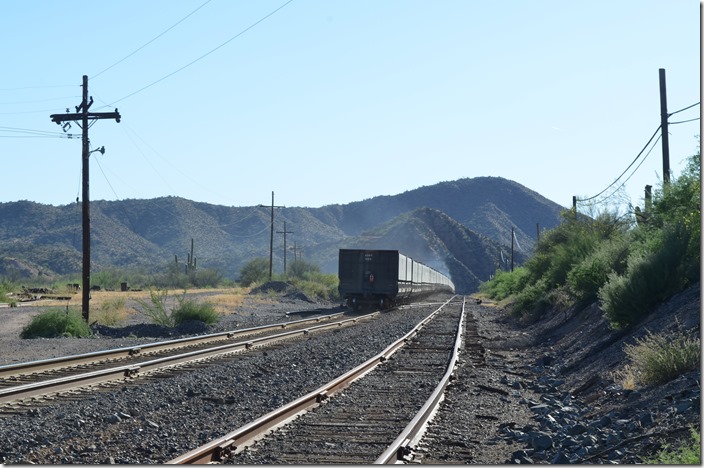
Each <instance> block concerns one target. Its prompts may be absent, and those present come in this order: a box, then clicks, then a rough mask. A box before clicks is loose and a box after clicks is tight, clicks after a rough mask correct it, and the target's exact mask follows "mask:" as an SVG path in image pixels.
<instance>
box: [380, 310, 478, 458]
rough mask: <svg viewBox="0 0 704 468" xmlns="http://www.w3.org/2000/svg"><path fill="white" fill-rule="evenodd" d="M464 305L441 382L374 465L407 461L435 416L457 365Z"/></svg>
mask: <svg viewBox="0 0 704 468" xmlns="http://www.w3.org/2000/svg"><path fill="white" fill-rule="evenodd" d="M465 304H466V299H464V300H463V301H462V315H461V318H460V321H459V328H458V331H457V338H456V340H455V345H454V347H453V351H452V357H451V359H450V362H449V364H448V366H447V371H446V372H445V375H444V376H443V378H442V380H441V381H440V382H439V383H438V385H437V386H436V387H435V390H434V391H433V393H432V395H430V398H428V400H427V401H426V402H425V404H424V405H423V407H422V408H421V409H420V411H419V412H418V414H416V416H415V417H414V418H413V419H412V420H411V422H410V423H408V426H406V428H405V429H404V430H403V431H402V432H401V434H400V435H399V436H398V437H397V438H396V440H394V442H393V443H392V444H391V445H389V447H388V448H387V449H386V450H385V451H384V453H382V454H381V456H379V458H377V459H376V460H375V461H374V464H375V465H378V464H396V463H405V462H407V461H408V459H407V457H408V456H409V455H410V454H411V452H412V447H413V446H414V445H415V444H417V443H418V441H419V440H420V438H421V436H422V435H423V433H424V432H425V428H426V427H427V424H428V421H430V419H431V417H432V416H433V415H434V414H435V411H436V410H437V408H438V406H439V405H440V402H441V401H442V399H443V397H444V394H445V388H446V387H447V384H448V383H449V382H450V379H451V378H452V375H453V372H454V370H455V366H456V365H457V359H458V357H459V351H460V346H461V345H462V330H463V328H464V326H463V324H464V315H465Z"/></svg>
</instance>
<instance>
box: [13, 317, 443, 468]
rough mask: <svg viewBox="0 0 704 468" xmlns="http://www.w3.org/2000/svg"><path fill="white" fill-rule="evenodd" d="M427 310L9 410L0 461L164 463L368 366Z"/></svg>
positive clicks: (110, 340)
mask: <svg viewBox="0 0 704 468" xmlns="http://www.w3.org/2000/svg"><path fill="white" fill-rule="evenodd" d="M308 308H310V304H308ZM263 309H266V308H263ZM261 312H262V313H261V314H257V315H258V316H259V318H258V319H256V320H255V319H252V320H251V322H257V321H261V320H265V321H267V320H268V321H269V322H271V321H272V320H271V318H272V315H273V316H274V317H275V318H276V319H277V320H279V321H280V320H281V319H282V318H283V317H282V315H281V313H280V311H279V312H272V311H271V310H269V309H266V310H262V311H261ZM428 313H429V312H428V307H424V308H412V309H405V310H403V311H398V312H390V313H385V314H381V316H380V317H379V319H377V320H371V321H368V322H364V323H362V324H360V325H359V326H358V327H354V328H351V327H348V328H342V329H339V330H336V331H334V332H333V333H329V334H325V335H323V334H322V333H321V334H317V333H314V334H311V335H308V337H306V338H302V339H298V340H295V342H292V343H291V344H287V345H285V346H282V347H276V348H267V349H261V350H255V351H253V352H249V353H246V354H241V355H238V356H235V357H232V358H228V359H224V360H221V361H218V362H216V363H210V364H209V365H207V366H206V365H193V366H190V367H186V368H183V369H182V370H180V371H179V372H173V373H169V374H166V376H164V377H151V378H143V379H138V380H137V381H135V382H126V383H120V384H115V385H111V386H109V387H108V388H105V389H103V390H101V391H100V392H97V393H92V394H90V395H86V394H83V395H77V396H72V397H69V398H65V397H59V398H58V399H57V400H55V401H49V402H45V403H43V404H42V405H41V406H39V407H36V406H32V408H30V409H27V410H26V411H22V410H19V411H18V412H16V413H13V414H3V416H2V417H3V419H4V420H3V430H2V432H1V433H0V461H1V462H2V463H8V464H10V463H88V464H101V463H131V464H144V463H163V462H165V461H168V460H170V459H172V458H174V457H176V456H177V455H180V454H181V453H185V452H187V451H188V450H191V449H193V448H195V447H197V446H198V445H201V444H203V443H205V442H207V441H208V440H211V439H213V438H216V437H220V436H222V435H224V434H226V433H228V432H230V431H232V430H234V429H235V428H237V427H240V426H241V425H243V424H245V423H247V422H249V421H251V420H253V419H255V418H256V417H258V416H261V415H262V414H265V413H267V412H269V411H271V410H272V409H274V408H276V407H278V406H281V405H283V404H284V403H286V402H288V401H290V400H293V399H295V398H297V397H299V396H301V395H304V394H306V393H308V392H310V391H312V390H314V389H316V388H318V387H319V386H320V385H322V384H323V383H325V382H327V381H329V380H332V379H333V378H334V377H337V376H339V375H340V374H342V373H344V372H345V371H346V370H348V369H350V368H352V367H354V366H356V365H358V364H360V363H362V362H364V361H365V360H366V359H369V358H370V357H371V356H373V355H374V354H376V353H378V352H379V351H380V350H381V349H383V348H384V347H386V346H387V345H388V344H389V343H391V342H393V341H395V340H397V339H398V338H400V337H401V336H403V335H404V334H405V333H407V332H408V330H410V328H412V326H413V325H414V324H415V323H417V322H418V321H420V320H421V319H422V318H423V317H425V316H427V315H428ZM296 318H298V317H296ZM248 325H250V324H248ZM251 325H253V323H252V324H251ZM119 340H123V339H119ZM32 341H34V340H32ZM71 341H82V340H69V339H61V340H59V341H58V342H57V343H58V344H57V347H58V348H60V349H55V348H51V350H50V353H51V354H53V353H56V354H57V355H65V354H67V353H66V352H64V351H67V350H70V352H75V351H76V349H75V348H73V347H72V345H68V342H71ZM85 341H100V342H110V343H113V342H114V341H115V340H114V339H97V340H85ZM63 344H66V346H65V347H62V346H60V345H63ZM103 344H105V343H103ZM25 345H26V343H25ZM113 347H114V346H113ZM83 350H84V351H85V349H83ZM30 354H31V353H30ZM25 356H26V354H25V355H22V356H21V357H18V359H21V360H23V361H24V360H26V359H25ZM47 357H48V356H47Z"/></svg>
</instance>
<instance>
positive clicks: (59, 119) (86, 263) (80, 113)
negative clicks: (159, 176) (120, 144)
mask: <svg viewBox="0 0 704 468" xmlns="http://www.w3.org/2000/svg"><path fill="white" fill-rule="evenodd" d="M92 105H93V96H91V97H90V101H89V99H88V76H87V75H83V100H82V101H81V104H80V105H79V106H76V113H75V114H69V113H68V109H66V112H67V113H66V114H52V115H50V116H49V117H50V118H51V121H52V122H56V123H57V124H58V125H61V124H62V123H63V122H77V123H78V122H80V123H79V124H78V125H79V126H80V127H81V129H82V130H83V140H82V146H81V148H82V150H81V155H82V159H83V165H82V173H83V174H82V185H83V221H82V224H83V301H82V309H83V320H85V321H86V322H88V317H89V302H90V197H89V190H88V187H89V184H88V181H89V175H90V170H89V169H90V153H91V151H90V140H89V139H88V128H89V127H90V125H89V121H91V120H100V119H115V121H116V122H118V123H119V122H120V113H119V112H117V109H115V112H88V109H89V108H90V106H92ZM69 126H70V125H69ZM63 128H64V131H66V129H67V126H66V125H64V126H63ZM95 151H101V152H102V153H105V147H104V146H103V147H102V148H101V149H100V150H95Z"/></svg>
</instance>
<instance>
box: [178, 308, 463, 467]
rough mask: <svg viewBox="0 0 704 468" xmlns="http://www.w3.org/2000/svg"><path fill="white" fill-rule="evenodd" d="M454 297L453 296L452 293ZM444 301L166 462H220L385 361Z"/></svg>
mask: <svg viewBox="0 0 704 468" xmlns="http://www.w3.org/2000/svg"><path fill="white" fill-rule="evenodd" d="M453 298H454V297H453ZM453 298H451V299H449V300H448V301H446V302H445V303H444V304H443V305H441V306H440V307H439V308H438V309H437V310H435V311H434V312H433V313H431V314H429V315H428V316H427V317H426V318H425V319H423V320H422V321H421V322H420V323H419V324H418V325H416V326H415V327H414V328H413V329H412V330H411V331H409V332H408V333H407V334H405V335H404V336H403V337H401V338H400V339H398V340H397V341H395V342H393V343H392V344H391V345H389V346H388V347H387V348H386V349H384V350H383V351H382V352H381V353H379V354H377V355H376V356H373V357H372V358H370V359H368V360H367V361H365V362H364V363H362V364H360V365H359V366H357V367H356V368H354V369H352V370H350V371H348V372H346V373H345V374H343V375H341V376H339V377H338V378H336V379H335V380H333V381H331V382H329V383H327V384H325V385H323V386H321V387H319V388H318V389H316V390H314V391H312V392H310V393H308V394H307V395H304V396H302V397H300V398H298V399H296V400H294V401H292V402H290V403H288V404H286V405H284V406H282V407H280V408H278V409H276V410H274V411H271V412H270V413H267V414H265V415H263V416H261V417H259V418H258V419H256V420H254V421H252V422H250V423H248V424H246V425H244V426H242V427H240V428H239V429H236V430H234V431H232V432H230V433H228V434H226V435H224V436H222V437H220V438H218V439H215V440H213V441H211V442H209V443H207V444H205V445H202V446H200V447H198V448H196V449H193V450H191V451H190V452H187V453H185V454H183V455H181V456H179V457H177V458H174V459H173V460H170V461H168V462H167V463H168V464H204V463H211V462H219V461H223V460H225V459H227V458H228V457H229V456H230V455H231V454H235V453H239V452H240V451H242V450H243V449H244V448H245V447H247V446H248V445H251V444H252V443H253V442H255V441H256V439H258V438H259V437H261V436H262V435H264V434H266V433H267V432H269V431H271V430H274V429H275V428H277V427H278V426H281V425H283V424H285V423H286V422H287V421H289V420H291V419H292V418H294V417H295V416H297V415H298V414H300V413H302V412H304V411H307V410H310V409H311V408H314V407H316V406H319V405H320V404H321V402H323V401H324V400H325V399H327V398H329V397H331V396H332V395H334V394H335V393H337V392H339V391H341V390H343V389H345V388H346V387H348V386H349V385H350V384H351V383H352V382H353V381H355V380H357V379H359V378H361V377H362V376H364V375H365V374H367V373H368V372H370V371H371V370H373V369H374V368H375V367H376V366H378V365H379V364H381V363H383V362H384V361H386V360H387V359H388V358H389V357H390V356H391V355H392V354H394V353H395V352H396V351H397V350H398V349H400V348H401V347H403V346H404V345H405V344H406V343H407V342H408V341H409V340H410V339H411V338H413V336H414V335H415V334H416V333H418V331H419V330H421V329H422V328H423V327H424V326H425V325H426V324H427V323H428V322H429V321H430V320H432V319H433V318H434V317H435V316H436V315H437V314H438V313H439V312H440V311H441V310H442V308H443V307H444V306H445V305H447V304H448V303H449V302H451V301H452V299H453Z"/></svg>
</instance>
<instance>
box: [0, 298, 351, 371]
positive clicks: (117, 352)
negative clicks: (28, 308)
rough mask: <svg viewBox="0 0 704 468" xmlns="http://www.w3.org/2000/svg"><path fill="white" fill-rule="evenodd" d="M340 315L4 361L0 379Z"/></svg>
mask: <svg viewBox="0 0 704 468" xmlns="http://www.w3.org/2000/svg"><path fill="white" fill-rule="evenodd" d="M341 315H343V313H342V312H338V313H334V314H328V315H325V316H322V317H315V318H308V319H301V320H294V321H291V322H281V323H275V324H270V325H260V326H258V327H252V328H243V329H242V330H232V331H226V332H219V333H212V334H209V335H200V336H194V337H188V338H179V339H176V340H169V341H160V342H158V343H149V344H143V345H135V346H130V347H125V348H115V349H108V350H103V351H95V352H91V353H84V354H76V355H73V356H63V357H57V358H50V359H42V360H39V361H30V362H22V363H17V364H8V365H4V366H0V379H3V378H7V377H11V376H19V375H27V374H36V373H39V372H44V371H47V370H56V369H62V368H66V367H74V366H79V365H84V364H94V363H96V362H103V361H108V360H118V359H124V358H127V357H130V356H134V355H137V354H147V353H150V354H152V353H157V352H161V351H165V350H170V349H176V348H183V347H187V346H192V345H196V344H205V343H208V342H211V341H224V340H230V339H235V338H239V337H242V336H246V335H253V334H256V333H262V332H265V331H268V330H275V329H278V328H288V327H291V326H297V325H301V324H305V323H313V322H320V321H323V320H330V319H333V318H337V317H339V316H341Z"/></svg>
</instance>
